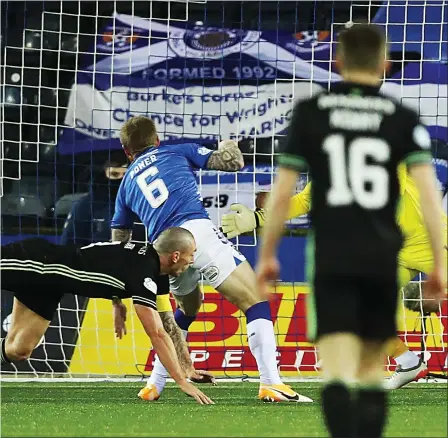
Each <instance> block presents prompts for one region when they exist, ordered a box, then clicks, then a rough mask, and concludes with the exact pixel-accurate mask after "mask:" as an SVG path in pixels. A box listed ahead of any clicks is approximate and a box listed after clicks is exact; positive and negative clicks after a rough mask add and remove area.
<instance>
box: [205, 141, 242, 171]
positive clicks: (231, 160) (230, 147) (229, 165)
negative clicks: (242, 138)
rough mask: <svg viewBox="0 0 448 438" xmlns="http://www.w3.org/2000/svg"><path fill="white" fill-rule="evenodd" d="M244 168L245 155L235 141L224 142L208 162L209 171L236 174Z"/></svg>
mask: <svg viewBox="0 0 448 438" xmlns="http://www.w3.org/2000/svg"><path fill="white" fill-rule="evenodd" d="M243 167H244V158H243V154H242V153H241V151H240V148H239V147H238V143H237V142H236V141H234V140H224V141H221V142H220V143H219V145H218V150H217V151H213V152H212V153H211V154H210V156H209V157H208V160H207V169H209V170H223V171H226V172H236V171H238V170H241V169H242V168H243Z"/></svg>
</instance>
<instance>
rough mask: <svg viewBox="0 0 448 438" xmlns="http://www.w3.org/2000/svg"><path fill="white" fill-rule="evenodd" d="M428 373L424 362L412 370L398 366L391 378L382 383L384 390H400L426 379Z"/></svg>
mask: <svg viewBox="0 0 448 438" xmlns="http://www.w3.org/2000/svg"><path fill="white" fill-rule="evenodd" d="M428 373H429V370H428V367H427V366H426V364H425V363H424V362H421V363H419V364H418V365H417V366H415V367H412V368H402V366H401V365H398V366H397V368H396V369H395V372H394V373H393V374H392V376H390V378H389V379H387V380H386V381H385V382H384V389H398V388H402V387H403V386H405V385H407V384H408V383H410V382H414V381H417V380H418V379H422V378H424V377H426V376H427V375H428Z"/></svg>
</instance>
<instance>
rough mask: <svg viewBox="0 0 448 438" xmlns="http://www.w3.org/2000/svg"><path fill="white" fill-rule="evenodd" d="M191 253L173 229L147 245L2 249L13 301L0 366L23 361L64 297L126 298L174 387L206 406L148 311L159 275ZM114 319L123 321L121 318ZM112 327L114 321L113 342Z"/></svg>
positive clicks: (190, 244) (182, 234)
mask: <svg viewBox="0 0 448 438" xmlns="http://www.w3.org/2000/svg"><path fill="white" fill-rule="evenodd" d="M195 251H196V242H195V240H194V237H193V235H192V234H191V233H190V232H189V231H188V230H185V229H183V228H178V227H173V228H168V229H167V230H165V231H164V232H162V233H161V234H160V235H159V237H158V239H157V240H156V241H155V242H154V244H153V245H142V244H134V243H126V244H125V243H120V242H102V243H93V244H91V245H88V246H84V247H82V248H78V247H76V246H60V245H54V244H52V243H50V242H48V241H46V240H44V239H28V240H24V241H22V242H18V243H12V244H9V245H6V246H4V247H3V248H2V254H1V256H2V259H1V264H0V270H1V273H2V285H1V286H2V289H4V290H8V291H10V292H12V293H13V294H14V304H13V310H12V318H11V326H10V329H9V331H8V335H7V337H6V338H3V339H1V363H5V362H11V361H19V360H26V359H28V358H29V357H30V355H31V352H32V351H33V349H34V348H35V347H36V346H37V345H38V342H39V340H40V339H41V338H42V336H43V335H44V333H45V332H46V330H47V328H48V326H49V325H50V322H51V320H52V318H53V315H54V313H55V312H56V310H57V308H58V306H59V302H60V301H61V298H62V296H63V295H64V293H70V294H73V295H81V296H84V297H88V298H104V299H110V300H118V301H119V300H121V299H123V298H132V300H133V304H134V308H135V312H136V314H137V316H138V318H139V319H140V322H141V323H142V325H143V328H144V330H145V332H146V334H147V335H148V336H149V337H150V339H151V343H152V345H153V347H154V349H155V350H156V352H157V355H158V357H159V358H160V360H161V362H162V363H163V365H164V366H165V367H166V369H167V370H168V371H169V373H170V375H171V376H172V378H173V379H174V380H175V382H176V383H177V384H178V385H179V387H180V389H181V390H182V391H183V392H185V393H186V394H187V395H188V396H190V397H193V398H194V399H195V400H196V401H197V402H198V403H199V404H213V402H212V400H210V399H209V398H208V397H207V396H206V395H205V394H203V393H202V392H201V391H200V390H199V389H197V388H196V387H195V386H194V385H192V384H191V383H189V382H188V381H187V377H189V376H187V375H186V373H185V372H184V371H183V370H182V368H181V366H180V364H179V360H178V358H177V355H176V350H175V347H174V344H173V341H172V340H171V338H170V336H169V335H168V334H167V332H166V331H165V330H164V328H163V324H162V320H161V318H160V316H159V313H158V312H157V307H156V296H157V291H158V288H163V287H165V285H166V287H168V281H167V275H170V276H178V275H180V274H181V273H182V272H185V271H186V270H187V269H188V268H189V267H190V266H191V264H192V262H193V257H194V253H195ZM122 319H123V321H122V322H123V324H124V319H125V315H124V314H122ZM123 324H122V325H121V327H124V325H123ZM117 328H118V331H119V330H120V324H118V325H117V322H116V324H115V330H116V332H117V335H118V336H119V337H120V336H121V332H120V333H119V332H118V331H117ZM185 353H186V354H187V355H188V349H187V348H186V345H185ZM193 377H194V376H193ZM196 377H197V378H198V379H200V376H198V375H197V376H196Z"/></svg>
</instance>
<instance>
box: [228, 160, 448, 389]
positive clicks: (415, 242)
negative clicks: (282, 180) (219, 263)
mask: <svg viewBox="0 0 448 438" xmlns="http://www.w3.org/2000/svg"><path fill="white" fill-rule="evenodd" d="M398 176H399V182H400V191H401V203H400V206H399V210H398V217H397V220H398V224H399V226H400V228H401V230H402V232H403V234H404V237H405V243H404V246H403V248H402V249H401V251H400V254H399V260H398V264H399V272H398V282H399V287H400V289H401V288H402V287H404V286H406V284H407V283H409V282H410V281H411V280H412V279H413V278H414V277H415V276H416V275H417V274H418V273H419V272H421V273H424V274H428V273H430V272H431V270H432V267H433V258H432V252H431V246H430V242H429V237H428V235H427V234H426V231H425V227H424V223H423V217H422V214H421V209H420V201H419V196H418V192H417V188H416V186H415V184H414V181H413V180H412V179H411V177H410V176H409V174H408V173H407V171H406V168H405V167H404V166H403V165H402V166H400V167H399V169H398ZM441 183H442V190H443V191H445V190H446V185H447V181H442V182H441ZM310 205H311V183H308V184H307V185H306V186H305V189H304V190H303V191H302V192H301V193H299V194H297V195H295V196H293V197H292V198H291V201H290V206H289V213H288V220H289V219H292V218H295V217H298V216H302V215H304V214H307V213H308V212H309V211H310ZM259 207H260V208H257V209H256V210H255V211H252V210H250V209H249V208H247V207H246V206H244V205H242V204H233V205H232V206H231V207H230V209H231V210H232V211H233V212H234V213H227V214H225V215H223V217H222V219H221V226H222V230H223V232H224V233H225V234H226V235H227V237H228V238H233V237H236V236H238V235H240V234H243V233H247V232H249V231H252V230H254V229H255V228H257V227H261V226H263V225H264V221H265V210H264V209H263V208H262V206H259ZM441 214H442V215H443V216H444V222H445V226H446V224H447V217H446V215H445V214H444V213H443V211H442V210H441ZM444 236H445V239H446V236H447V233H446V232H445V233H444ZM446 245H447V243H446V242H445V246H446ZM388 355H389V356H391V357H393V358H394V359H395V361H396V363H397V368H396V371H395V373H394V374H393V375H392V376H391V377H390V379H388V380H387V381H386V384H385V385H386V388H387V389H398V388H401V387H402V386H404V385H406V384H408V383H409V382H412V381H414V380H418V379H419V378H422V377H425V376H426V375H427V374H428V369H427V366H426V364H425V363H424V362H423V360H422V358H420V357H419V356H417V355H416V354H415V353H414V352H412V351H410V350H409V348H408V347H407V346H406V344H405V343H404V342H403V341H401V339H399V338H397V339H396V340H395V341H394V342H392V343H391V345H390V346H389V349H388Z"/></svg>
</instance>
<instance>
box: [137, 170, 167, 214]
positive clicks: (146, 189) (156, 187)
mask: <svg viewBox="0 0 448 438" xmlns="http://www.w3.org/2000/svg"><path fill="white" fill-rule="evenodd" d="M158 173H159V169H157V167H155V166H152V167H149V168H148V169H146V170H145V171H144V172H142V173H141V174H140V175H139V176H138V177H137V178H136V181H137V184H138V186H139V187H140V190H141V191H142V193H143V195H144V196H145V198H146V199H147V200H148V202H149V205H150V206H151V207H152V208H158V207H160V206H161V205H162V204H163V203H164V202H165V201H166V200H167V199H168V196H169V194H170V192H169V191H168V188H167V186H166V185H165V183H164V182H163V179H161V178H157V179H155V180H154V181H151V182H150V183H148V182H147V179H148V177H151V176H155V175H157V174H158Z"/></svg>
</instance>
